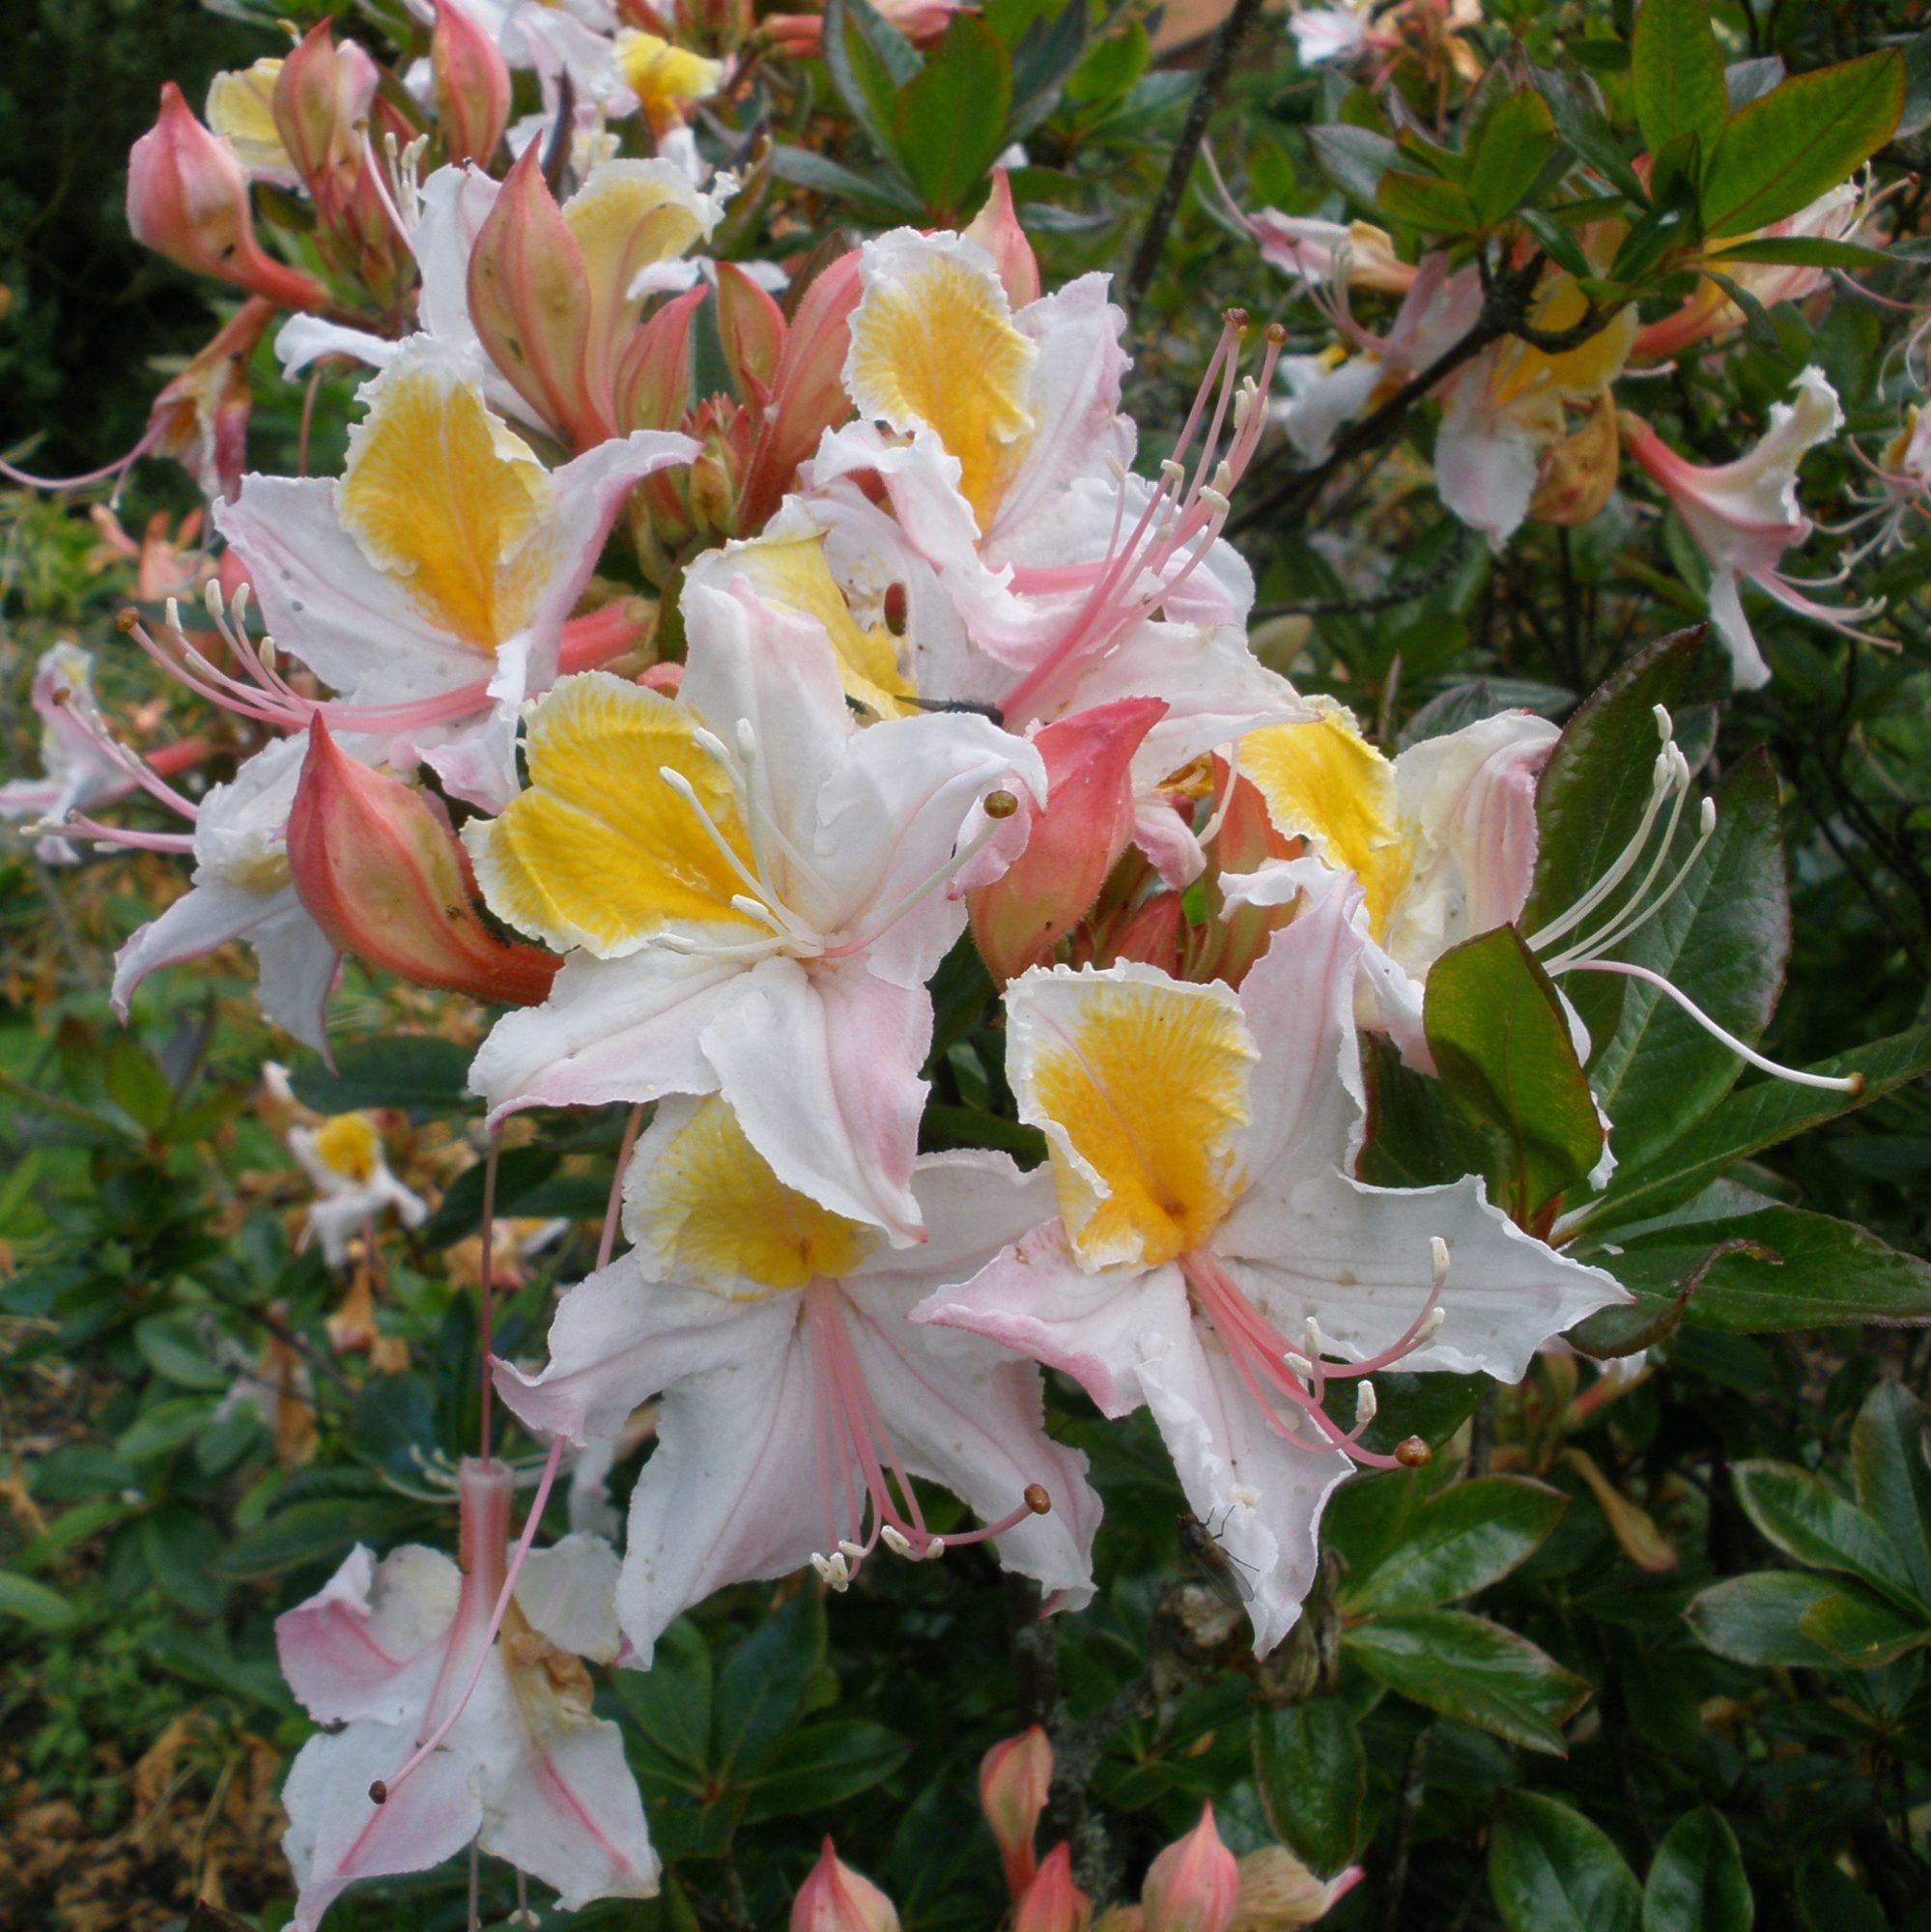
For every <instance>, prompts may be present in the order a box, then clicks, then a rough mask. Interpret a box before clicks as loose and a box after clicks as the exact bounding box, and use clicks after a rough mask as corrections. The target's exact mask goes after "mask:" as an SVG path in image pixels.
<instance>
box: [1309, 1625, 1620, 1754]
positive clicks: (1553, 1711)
mask: <svg viewBox="0 0 1931 1932" xmlns="http://www.w3.org/2000/svg"><path fill="white" fill-rule="evenodd" d="M1342 1644H1343V1647H1344V1648H1345V1649H1346V1650H1347V1653H1348V1655H1349V1657H1351V1658H1352V1659H1353V1660H1354V1662H1357V1663H1358V1664H1360V1666H1361V1667H1362V1669H1364V1670H1365V1671H1367V1673H1368V1674H1369V1676H1371V1677H1373V1678H1374V1679H1375V1680H1376V1681H1377V1683H1381V1684H1385V1685H1386V1686H1387V1687H1388V1689H1389V1690H1398V1691H1400V1692H1401V1694H1402V1695H1403V1696H1404V1697H1409V1698H1412V1699H1413V1700H1414V1701H1415V1702H1416V1703H1417V1704H1424V1705H1426V1706H1427V1707H1428V1708H1429V1709H1430V1710H1431V1711H1439V1712H1440V1713H1441V1715H1442V1716H1443V1717H1445V1718H1456V1719H1461V1721H1462V1722H1463V1723H1466V1724H1474V1725H1475V1726H1476V1727H1477V1728H1478V1729H1481V1730H1485V1731H1491V1732H1492V1733H1493V1734H1494V1735H1495V1736H1496V1737H1498V1738H1502V1739H1505V1740H1506V1741H1507V1742H1508V1743H1510V1744H1513V1745H1520V1746H1522V1747H1524V1748H1525V1749H1527V1750H1539V1751H1548V1753H1550V1755H1552V1756H1555V1757H1562V1756H1564V1755H1566V1754H1567V1751H1568V1747H1567V1745H1565V1743H1564V1742H1563V1737H1562V1731H1561V1729H1560V1726H1561V1725H1562V1724H1563V1722H1564V1721H1565V1720H1566V1719H1569V1718H1570V1717H1571V1716H1573V1715H1574V1713H1575V1712H1576V1711H1577V1710H1578V1709H1579V1708H1580V1707H1581V1705H1582V1703H1583V1702H1584V1700H1585V1699H1586V1698H1587V1697H1588V1695H1589V1686H1588V1685H1587V1684H1585V1683H1584V1682H1583V1681H1582V1679H1581V1678H1579V1677H1576V1676H1574V1675H1573V1674H1572V1673H1570V1672H1569V1671H1567V1670H1565V1669H1563V1667H1562V1666H1561V1665H1560V1664H1559V1663H1557V1662H1555V1660H1554V1659H1553V1658H1551V1657H1548V1656H1547V1655H1545V1654H1544V1653H1543V1652H1542V1651H1540V1650H1538V1649H1537V1648H1536V1646H1535V1645H1534V1644H1532V1643H1531V1642H1530V1641H1529V1640H1528V1638H1527V1637H1524V1636H1518V1635H1517V1634H1515V1632H1514V1631H1509V1630H1504V1629H1503V1628H1502V1627H1501V1625H1500V1624H1491V1623H1490V1622H1489V1621H1488V1620H1487V1619H1486V1618H1484V1617H1475V1616H1470V1615H1469V1614H1468V1613H1467V1612H1466V1611H1465V1610H1415V1611H1412V1612H1410V1613H1409V1614H1407V1615H1405V1616H1392V1617H1377V1618H1375V1619H1374V1620H1373V1621H1372V1622H1370V1623H1364V1624H1357V1625H1356V1626H1355V1627H1354V1628H1353V1629H1351V1630H1349V1632H1348V1633H1347V1634H1345V1635H1344V1636H1343V1638H1342Z"/></svg>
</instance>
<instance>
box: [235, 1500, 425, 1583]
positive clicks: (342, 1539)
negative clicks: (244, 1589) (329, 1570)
mask: <svg viewBox="0 0 1931 1932" xmlns="http://www.w3.org/2000/svg"><path fill="white" fill-rule="evenodd" d="M421 1521H422V1515H421V1510H420V1507H419V1505H416V1504H413V1503H408V1502H401V1501H391V1500H389V1499H388V1498H386V1497H375V1496H364V1497H345V1496H326V1497H323V1496H318V1497H314V1498H311V1499H309V1500H307V1501H304V1502H296V1503H291V1504H289V1506H288V1507H287V1508H286V1509H282V1510H277V1511H276V1512H275V1514H274V1515H273V1516H271V1517H270V1518H269V1520H267V1521H266V1522H262V1523H257V1524H256V1526H255V1527H254V1528H253V1529H249V1530H244V1531H243V1532H242V1533H241V1535H240V1536H238V1537H237V1538H236V1539H235V1541H234V1542H233V1543H231V1544H230V1545H229V1546H228V1548H226V1549H224V1550H223V1551H222V1552H221V1554H220V1555H219V1557H217V1558H216V1559H215V1562H214V1566H213V1567H214V1568H215V1570H217V1571H218V1572H219V1573H220V1574H221V1575H222V1576H223V1577H232V1578H236V1579H238V1580H245V1579H247V1578H250V1577H273V1576H276V1575H278V1574H279V1573H280V1572H281V1571H284V1570H293V1569H294V1568H295V1567H296V1565H297V1564H298V1563H318V1564H319V1563H336V1562H340V1561H341V1559H342V1558H343V1557H344V1556H346V1555H348V1553H349V1551H350V1550H351V1549H352V1548H355V1545H356V1544H358V1543H366V1544H368V1545H369V1546H370V1547H371V1548H379V1549H380V1548H388V1547H389V1546H390V1545H391V1544H394V1543H397V1542H402V1541H405V1540H407V1534H408V1531H409V1529H410V1528H412V1527H413V1526H417V1525H419V1524H420V1523H421Z"/></svg>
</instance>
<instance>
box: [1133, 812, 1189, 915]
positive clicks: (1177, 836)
mask: <svg viewBox="0 0 1931 1932" xmlns="http://www.w3.org/2000/svg"><path fill="white" fill-rule="evenodd" d="M1133 842H1134V844H1135V845H1137V846H1138V847H1139V848H1140V850H1141V851H1142V852H1143V853H1144V854H1145V855H1146V856H1147V858H1148V859H1149V860H1150V862H1151V864H1152V867H1153V869H1154V870H1155V871H1156V872H1158V873H1159V875H1160V877H1161V879H1162V881H1164V883H1166V884H1167V885H1169V886H1171V887H1172V888H1173V889H1174V891H1175V892H1177V893H1183V892H1185V891H1186V889H1187V888H1188V887H1189V886H1190V885H1192V884H1193V882H1194V881H1195V880H1196V879H1197V878H1199V877H1200V875H1201V873H1202V872H1203V871H1205V870H1206V869H1207V854H1206V853H1205V852H1204V851H1202V850H1201V843H1200V840H1199V839H1198V838H1195V837H1194V831H1193V827H1192V826H1191V825H1189V824H1188V823H1187V821H1186V819H1185V818H1184V817H1182V816H1181V814H1180V813H1179V812H1178V810H1175V807H1174V801H1173V799H1172V798H1171V797H1170V796H1169V795H1168V794H1167V793H1165V792H1153V793H1151V794H1150V795H1149V796H1146V797H1143V798H1141V799H1140V800H1138V801H1137V805H1136V809H1135V810H1134V813H1133Z"/></svg>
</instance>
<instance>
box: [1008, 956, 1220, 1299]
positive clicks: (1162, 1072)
mask: <svg viewBox="0 0 1931 1932" xmlns="http://www.w3.org/2000/svg"><path fill="white" fill-rule="evenodd" d="M1116 975H1118V977H1116ZM1008 1013H1009V1016H1010V1017H1009V1025H1010V1026H1011V1028H1012V1057H1013V1060H1014V1062H1015V1065H1014V1069H1013V1080H1014V1087H1015V1090H1016V1091H1017V1092H1018V1094H1019V1100H1020V1111H1021V1113H1022V1115H1023V1116H1024V1118H1026V1119H1027V1120H1029V1121H1031V1122H1034V1123H1035V1124H1036V1125H1037V1126H1041V1127H1043V1128H1045V1129H1046V1134H1047V1140H1048V1144H1049V1146H1050V1147H1051V1150H1052V1162H1053V1179H1054V1183H1055V1185H1056V1187H1057V1189H1058V1192H1059V1200H1060V1214H1061V1218H1062V1219H1063V1220H1064V1221H1065V1227H1066V1232H1067V1234H1068V1236H1070V1238H1071V1240H1072V1243H1073V1246H1074V1248H1075V1250H1076V1251H1077V1252H1078V1254H1079V1255H1080V1257H1081V1259H1082V1260H1083V1261H1084V1262H1086V1263H1087V1264H1089V1265H1091V1266H1093V1267H1104V1266H1107V1265H1110V1264H1114V1263H1119V1262H1126V1263H1134V1264H1139V1265H1140V1266H1143V1267H1153V1266H1157V1265H1159V1264H1161V1263H1163V1262H1170V1261H1172V1260H1173V1259H1174V1258H1175V1257H1176V1256H1178V1255H1182V1254H1185V1253H1186V1252H1187V1251H1188V1250H1189V1249H1190V1248H1196V1247H1199V1246H1200V1245H1201V1244H1202V1243H1203V1242H1205V1241H1207V1239H1208V1238H1209V1237H1210V1236H1212V1234H1213V1231H1214V1229H1215V1228H1216V1227H1218V1226H1219V1224H1220V1221H1221V1218H1222V1216H1223V1215H1224V1214H1225V1213H1226V1212H1227V1209H1228V1208H1229V1207H1230V1206H1231V1205H1232V1203H1233V1200H1234V1197H1235V1194H1236V1193H1237V1192H1238V1189H1239V1181H1238V1177H1237V1176H1236V1175H1235V1172H1234V1138H1235V1133H1236V1132H1237V1131H1238V1129H1239V1128H1240V1127H1242V1126H1244V1125H1245V1124H1246V1122H1247V1120H1248V1081H1249V1077H1250V1074H1251V1071H1252V1068H1253V1065H1254V1062H1255V1060H1256V1059H1257V1058H1258V1054H1257V1050H1256V1048H1255V1044H1254V1039H1253V1036H1252V1035H1251V1034H1250V1033H1249V1032H1248V1031H1247V1025H1246V1022H1245V1021H1244V1020H1243V1019H1242V1017H1241V1014H1240V1006H1239V1002H1238V1001H1237V1000H1236V999H1235V996H1234V994H1233V992H1232V991H1231V990H1230V989H1229V988H1227V987H1225V986H1194V985H1183V984H1181V983H1180V982H1178V980H1167V979H1165V978H1164V976H1157V975H1150V977H1148V978H1144V979H1143V978H1139V977H1126V976H1125V975H1124V974H1123V973H1122V972H1121V969H1118V968H1116V969H1114V972H1113V973H1110V974H1096V973H1088V974H1068V973H1054V974H1041V975H1039V976H1038V977H1037V978H1032V977H1030V976H1029V978H1028V979H1027V980H1021V981H1020V982H1019V984H1018V986H1016V987H1015V988H1014V989H1013V991H1012V992H1010V993H1008Z"/></svg>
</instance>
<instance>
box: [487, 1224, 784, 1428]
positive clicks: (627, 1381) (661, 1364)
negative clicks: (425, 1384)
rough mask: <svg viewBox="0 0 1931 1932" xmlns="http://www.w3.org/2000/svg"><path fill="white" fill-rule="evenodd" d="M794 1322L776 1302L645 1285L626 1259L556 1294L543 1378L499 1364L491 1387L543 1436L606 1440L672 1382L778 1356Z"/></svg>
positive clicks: (666, 1285)
mask: <svg viewBox="0 0 1931 1932" xmlns="http://www.w3.org/2000/svg"><path fill="white" fill-rule="evenodd" d="M794 1314H795V1310H793V1309H792V1308H790V1306H789V1305H788V1303H787V1302H786V1301H785V1300H784V1299H782V1298H781V1297H774V1298H770V1299H766V1300H762V1301H730V1300H727V1299H726V1298H725V1297H724V1296H723V1295H719V1294H713V1293H710V1292H709V1291H708V1290H705V1289H697V1288H679V1287H677V1286H675V1285H674V1284H672V1283H669V1282H651V1281H646V1280H645V1279H644V1278H643V1274H642V1270H641V1269H640V1268H639V1265H638V1262H637V1258H636V1256H634V1255H626V1256H624V1257H623V1258H622V1259H621V1260H619V1261H616V1262H613V1263H611V1265H610V1266H609V1267H607V1268H603V1269H600V1270H599V1271H598V1272H597V1273H596V1274H593V1275H591V1276H590V1277H589V1279H588V1280H587V1281H582V1282H579V1283H578V1284H577V1286H576V1287H575V1288H573V1289H571V1290H570V1291H569V1292H568V1293H566V1294H565V1295H564V1297H563V1299H562V1301H561V1303H560V1304H559V1305H558V1307H557V1310H556V1319H555V1321H553V1322H552V1323H551V1326H550V1344H549V1346H550V1360H549V1362H548V1364H547V1365H546V1366H545V1368H544V1370H543V1372H542V1373H541V1374H540V1375H535V1376H526V1375H525V1374H524V1373H523V1372H522V1371H521V1370H520V1369H517V1368H515V1367H513V1366H512V1365H511V1364H509V1363H507V1362H503V1363H499V1364H498V1365H497V1389H498V1390H499V1391H500V1392H501V1394H502V1398H503V1400H504V1402H506V1403H507V1404H508V1405H509V1406H510V1409H511V1410H512V1412H513V1413H514V1414H515V1415H516V1416H517V1417H518V1418H519V1419H520V1420H521V1421H523V1422H524V1423H525V1424H526V1425H527V1426H528V1427H529V1428H531V1429H534V1430H539V1431H541V1432H542V1433H543V1434H545V1435H562V1436H564V1437H566V1438H567V1439H568V1440H570V1441H572V1442H584V1441H588V1440H589V1439H591V1438H592V1437H595V1436H613V1435H616V1434H617V1432H618V1431H619V1430H620V1429H621V1428H622V1427H623V1425H624V1423H625V1422H626V1420H628V1418H629V1416H630V1412H631V1410H632V1409H634V1408H635V1407H636V1406H638V1404H639V1403H641V1402H648V1401H649V1400H650V1398H651V1397H652V1396H654V1395H658V1394H660V1393H662V1392H663V1391H664V1390H665V1389H667V1388H669V1387H670V1386H671V1385H672V1384H673V1383H675V1382H679V1381H683V1380H685V1379H687V1378H690V1377H693V1376H703V1375H708V1374H710V1373H712V1372H713V1371H715V1370H720V1369H726V1368H728V1367H729V1366H730V1364H732V1363H733V1362H735V1361H738V1360H739V1359H741V1358H743V1357H745V1356H747V1355H750V1354H753V1353H756V1352H758V1351H759V1350H771V1349H774V1348H776V1347H778V1346H779V1342H778V1340H777V1339H775V1338H777V1337H781V1335H782V1333H783V1332H784V1330H785V1329H786V1328H787V1326H788V1324H789V1322H790V1321H791V1319H792V1317H793V1315H794Z"/></svg>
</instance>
